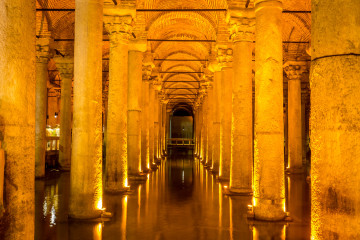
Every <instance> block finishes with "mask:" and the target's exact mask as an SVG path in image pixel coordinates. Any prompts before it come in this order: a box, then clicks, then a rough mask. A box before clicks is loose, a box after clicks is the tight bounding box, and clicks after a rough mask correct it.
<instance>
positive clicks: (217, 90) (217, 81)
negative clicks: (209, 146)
mask: <svg viewBox="0 0 360 240" xmlns="http://www.w3.org/2000/svg"><path fill="white" fill-rule="evenodd" d="M219 70H220V69H219ZM213 99H214V100H213V108H214V110H213V113H214V118H213V153H212V160H213V161H212V171H213V172H215V173H218V172H219V165H220V154H221V151H220V144H221V141H220V130H221V129H220V126H221V114H220V104H221V71H215V73H214V92H213Z"/></svg>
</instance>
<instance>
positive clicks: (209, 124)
mask: <svg viewBox="0 0 360 240" xmlns="http://www.w3.org/2000/svg"><path fill="white" fill-rule="evenodd" d="M210 84H212V83H210ZM213 102H214V98H213V86H212V85H209V86H208V97H207V104H206V107H207V115H206V121H207V141H206V142H207V147H206V150H207V151H206V161H205V166H206V167H208V168H211V167H212V152H213V143H214V136H213V118H214V104H213Z"/></svg>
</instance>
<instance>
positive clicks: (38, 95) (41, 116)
mask: <svg viewBox="0 0 360 240" xmlns="http://www.w3.org/2000/svg"><path fill="white" fill-rule="evenodd" d="M49 44H50V39H48V38H40V39H37V41H36V89H35V105H36V106H35V177H44V176H45V152H46V106H47V80H48V62H49Z"/></svg>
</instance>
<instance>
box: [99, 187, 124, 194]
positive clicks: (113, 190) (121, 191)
mask: <svg viewBox="0 0 360 240" xmlns="http://www.w3.org/2000/svg"><path fill="white" fill-rule="evenodd" d="M129 191H130V186H127V187H122V188H104V192H105V193H107V194H126V193H127V192H129Z"/></svg>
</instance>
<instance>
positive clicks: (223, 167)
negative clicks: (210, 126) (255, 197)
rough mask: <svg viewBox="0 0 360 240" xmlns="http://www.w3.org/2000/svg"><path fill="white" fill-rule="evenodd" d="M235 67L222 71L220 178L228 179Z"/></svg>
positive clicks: (224, 68)
mask: <svg viewBox="0 0 360 240" xmlns="http://www.w3.org/2000/svg"><path fill="white" fill-rule="evenodd" d="M233 75H234V73H233V69H232V68H231V67H229V66H226V67H223V68H222V71H221V105H220V114H221V125H220V141H221V143H220V144H221V145H220V170H219V179H220V180H224V181H228V180H229V178H230V162H231V117H232V116H231V115H232V114H231V113H232V82H233Z"/></svg>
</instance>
